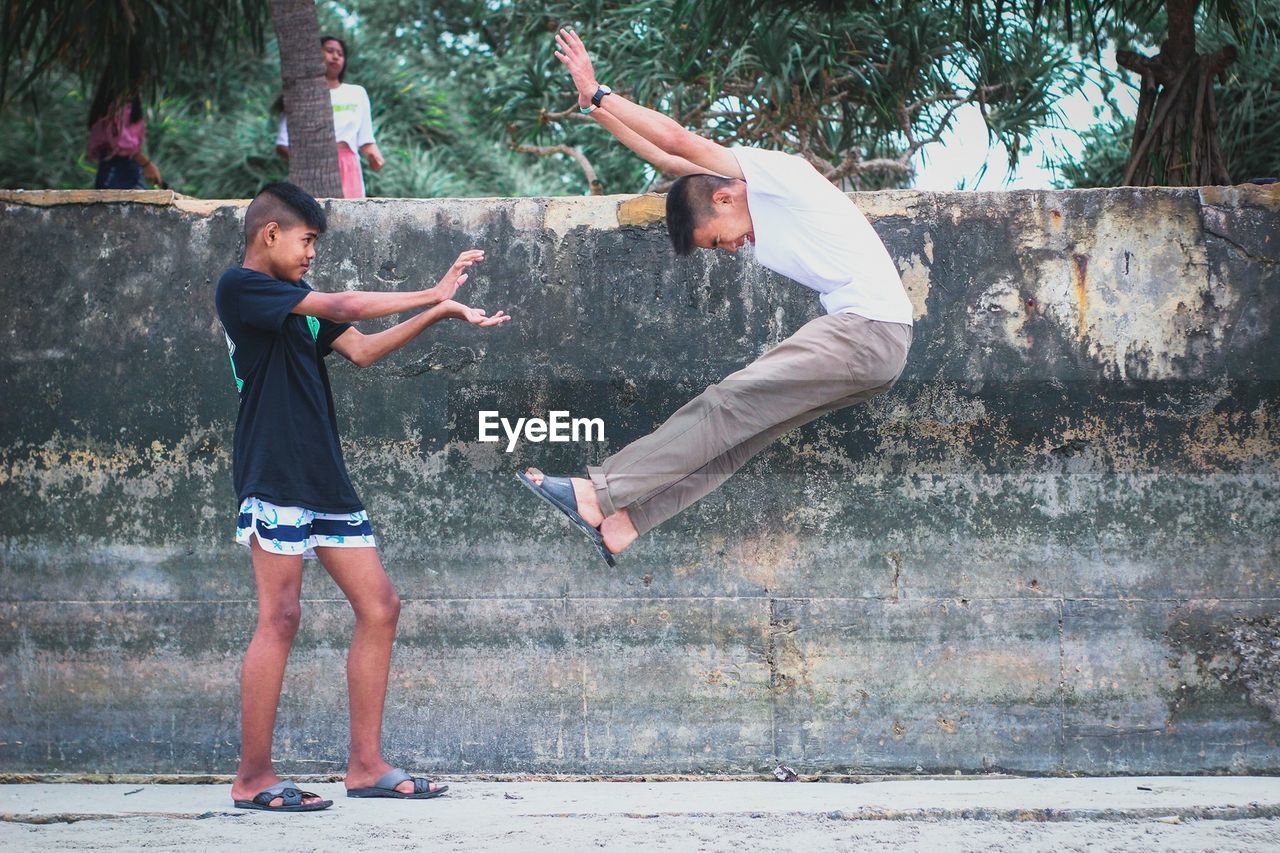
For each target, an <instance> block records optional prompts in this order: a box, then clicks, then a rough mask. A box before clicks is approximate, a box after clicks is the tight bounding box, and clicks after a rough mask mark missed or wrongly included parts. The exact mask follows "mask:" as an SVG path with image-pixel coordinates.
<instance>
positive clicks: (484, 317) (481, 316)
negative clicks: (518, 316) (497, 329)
mask: <svg viewBox="0 0 1280 853" xmlns="http://www.w3.org/2000/svg"><path fill="white" fill-rule="evenodd" d="M448 308H449V310H450V313H452V314H453V316H455V317H457V318H458V319H459V320H466V321H467V322H468V323H470V324H471V325H473V326H479V327H480V328H482V329H488V328H490V327H492V326H501V325H502V324H503V323H505V322H507V321H508V320H510V319H511V316H510V315H509V314H507V312H505V311H498V312H496V313H495V314H494V315H493V316H492V317H490V316H489V312H487V311H485V310H484V309H483V308H472V307H470V306H467V305H463V304H462V303H461V302H453V301H452V300H451V301H450V302H449V305H448Z"/></svg>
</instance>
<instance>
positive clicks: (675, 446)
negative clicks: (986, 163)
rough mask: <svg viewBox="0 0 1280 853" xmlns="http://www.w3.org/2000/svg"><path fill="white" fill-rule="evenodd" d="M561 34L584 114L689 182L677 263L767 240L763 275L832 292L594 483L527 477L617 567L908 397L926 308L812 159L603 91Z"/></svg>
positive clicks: (675, 213) (621, 454)
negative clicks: (822, 427)
mask: <svg viewBox="0 0 1280 853" xmlns="http://www.w3.org/2000/svg"><path fill="white" fill-rule="evenodd" d="M555 38H556V47H557V51H556V58H557V59H559V60H560V61H561V62H562V63H564V65H565V67H566V68H568V70H569V73H570V74H571V75H572V77H573V82H574V85H575V87H576V88H577V90H578V105H579V107H580V108H581V109H582V111H583V112H586V113H589V114H590V115H591V117H592V119H594V120H595V121H596V122H598V123H599V124H601V125H603V126H604V128H605V129H606V130H608V131H609V132H610V133H612V134H613V135H614V136H615V137H617V138H618V140H619V141H621V142H622V143H623V144H624V145H626V146H627V147H628V148H630V149H631V150H632V151H634V152H635V153H636V154H638V155H640V156H641V157H643V158H644V159H646V160H648V161H649V162H650V163H652V164H653V165H654V166H656V167H657V168H658V169H660V170H662V171H664V172H672V173H675V174H678V175H681V177H680V178H679V180H677V181H676V182H675V183H674V184H673V185H672V187H671V191H670V192H669V193H668V194H667V230H668V232H669V233H670V236H671V244H672V248H673V249H674V250H675V253H676V254H677V255H687V254H689V253H690V252H691V251H692V250H693V249H694V248H700V249H721V250H723V251H727V252H736V251H737V250H738V249H740V248H741V247H742V246H743V245H745V244H747V243H751V244H752V245H753V246H754V247H755V256H756V260H757V261H759V263H760V264H761V265H762V266H765V267H768V268H769V269H771V270H773V271H774V272H777V273H781V274H782V275H785V276H787V277H788V278H791V279H793V280H794V281H796V282H799V283H800V284H803V285H804V286H806V287H809V288H812V289H813V290H816V291H818V293H819V294H820V300H821V302H822V306H823V308H825V309H826V311H827V313H826V316H824V317H819V318H818V319H816V320H812V321H810V322H809V323H807V324H805V326H804V327H802V328H801V329H800V330H799V331H797V332H796V333H795V334H794V335H792V336H791V337H789V338H787V339H786V340H785V341H783V342H782V343H781V344H779V345H778V346H776V347H774V348H773V349H772V350H770V351H769V352H768V353H766V354H765V355H764V356H762V357H761V358H759V359H757V360H756V361H754V362H752V363H751V364H748V365H747V366H746V367H744V368H742V369H741V370H739V371H737V372H736V373H734V374H732V375H730V376H729V377H727V378H726V379H725V380H724V381H722V382H720V383H718V384H716V385H713V386H712V387H710V388H708V389H707V390H706V391H705V392H703V393H702V394H700V395H699V396H698V397H695V398H694V399H693V400H691V401H690V402H689V403H687V404H685V405H684V406H683V407H682V408H681V409H679V410H678V411H677V412H676V413H675V414H673V415H672V416H671V417H670V418H669V419H668V420H667V421H666V423H664V424H663V425H662V426H661V427H659V428H658V429H657V430H656V431H655V432H652V433H650V434H649V435H647V436H645V437H643V438H640V439H638V440H636V441H634V442H632V443H631V444H629V445H627V446H626V447H624V448H623V449H622V450H620V451H618V452H617V453H615V454H613V455H612V456H610V457H609V458H608V459H606V460H604V462H602V463H601V464H600V465H598V466H590V467H588V468H587V476H585V477H549V476H546V475H544V474H543V473H542V472H541V471H539V470H537V469H536V468H530V469H528V470H527V471H524V472H521V473H520V474H519V475H518V476H519V477H520V479H521V481H522V482H523V483H524V484H525V485H526V486H528V487H529V488H530V489H532V490H533V491H534V492H535V493H536V494H537V495H538V497H540V498H542V499H543V500H544V501H546V502H547V503H549V504H550V505H551V506H553V507H555V508H556V509H558V510H560V511H561V512H562V513H564V514H565V515H566V516H568V517H569V519H570V520H571V521H572V522H573V523H574V524H576V525H577V526H578V527H579V528H580V529H581V530H582V531H583V532H584V533H585V534H586V535H587V536H588V537H589V538H590V539H591V541H592V542H593V543H594V544H595V547H596V550H598V551H599V552H600V555H601V556H602V557H603V558H604V559H605V561H606V562H607V563H608V564H609V565H611V566H612V565H614V562H615V561H614V556H615V555H616V554H618V553H620V552H621V551H623V550H625V549H626V548H628V547H629V546H630V545H631V544H632V543H633V542H634V541H635V540H636V538H637V537H638V536H641V535H643V534H645V533H647V532H648V531H650V530H652V529H653V528H654V527H656V526H657V525H659V524H661V523H662V522H664V521H666V520H667V519H669V518H671V517H672V516H674V515H675V514H676V513H678V512H680V511H682V510H684V509H685V508H687V507H688V506H689V505H691V504H692V503H694V502H695V501H697V500H699V499H700V498H702V497H704V496H705V495H706V494H707V493H709V492H710V491H711V490H713V489H715V488H717V487H718V486H719V485H720V484H721V483H723V482H724V481H725V480H726V479H728V478H729V477H730V476H731V475H732V474H733V473H734V472H735V471H737V470H738V468H740V467H742V465H743V464H745V463H746V461H747V460H748V459H750V458H751V457H752V456H754V455H755V454H756V453H759V452H760V451H761V450H763V449H764V448H765V447H767V446H768V445H769V444H771V443H772V442H773V441H775V440H776V439H777V438H778V437H780V436H782V435H784V434H785V433H787V432H790V431H791V430H793V429H795V428H797V427H799V426H801V425H802V424H805V423H808V422H809V421H811V420H813V419H815V418H817V417H820V416H821V415H823V414H826V413H827V412H831V411H834V410H836V409H840V408H843V407H845V406H850V405H853V404H855V403H861V402H865V401H866V400H869V399H871V398H872V397H874V396H876V395H877V394H880V393H883V392H884V391H887V390H888V389H889V388H890V387H892V386H893V384H894V383H895V382H897V381H898V377H899V375H901V373H902V369H903V367H904V366H905V364H906V360H907V350H909V349H910V348H911V336H912V335H911V332H912V309H911V301H910V300H909V299H908V298H907V294H906V291H905V290H904V289H903V287H902V282H901V280H900V278H899V277H898V270H897V268H896V267H895V266H894V264H893V259H892V258H891V257H890V256H889V252H888V251H887V250H886V249H885V247H884V244H883V243H882V242H880V238H879V237H878V236H877V235H876V232H875V230H874V229H873V228H872V227H871V224H870V223H868V222H867V219H866V217H865V216H863V215H862V212H861V211H859V210H858V208H857V207H856V206H855V205H854V203H853V202H852V201H850V200H849V197H848V196H846V195H845V194H844V193H843V192H841V191H840V189H839V188H838V187H836V186H835V185H834V184H832V183H831V182H830V181H828V180H827V179H826V178H824V177H823V176H822V175H821V174H819V173H818V172H817V171H816V170H815V169H814V168H813V166H811V165H810V164H809V163H808V162H807V161H806V160H804V159H803V158H801V157H798V156H793V155H789V154H786V153H784V152H781V151H762V150H759V149H755V148H732V149H730V148H725V147H724V146H722V145H718V144H716V143H715V142H712V141H711V140H710V139H704V138H703V137H701V136H698V135H697V134H695V133H693V132H691V131H689V130H687V129H685V128H684V127H682V126H681V125H679V124H677V123H676V122H675V121H673V120H672V119H670V118H668V117H667V116H664V115H662V114H661V113H658V112H654V111H653V110H650V109H647V108H645V107H642V106H640V105H639V104H635V103H632V102H631V101H628V100H627V99H626V98H624V97H622V96H621V95H618V94H615V93H613V92H612V91H611V90H610V89H609V88H608V87H605V86H601V85H600V83H599V81H597V80H596V76H595V70H594V68H593V67H592V64H591V57H590V56H588V54H587V49H586V46H585V45H583V43H582V40H581V39H580V38H579V37H578V35H577V34H576V33H574V32H573V31H572V30H567V29H563V30H560V32H559V33H557V34H556V37H555Z"/></svg>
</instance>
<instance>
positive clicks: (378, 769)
mask: <svg viewBox="0 0 1280 853" xmlns="http://www.w3.org/2000/svg"><path fill="white" fill-rule="evenodd" d="M316 555H317V556H318V557H319V558H320V562H321V564H323V565H324V567H325V570H326V571H328V572H329V574H330V575H331V576H332V577H333V579H334V581H335V582H336V583H337V584H338V587H339V588H340V589H341V590H342V592H343V594H345V595H346V597H347V601H349V602H351V609H352V610H354V611H355V614H356V630H355V634H354V635H353V636H352V638H351V651H350V652H349V653H348V654H347V692H348V694H349V695H350V701H351V756H350V758H349V759H348V760H347V778H346V786H347V789H348V790H350V789H351V788H369V787H372V786H373V784H374V783H375V782H377V781H378V779H379V777H381V776H382V774H384V773H386V772H387V771H388V770H390V769H391V765H390V764H388V763H387V762H386V760H384V759H383V757H382V711H383V706H384V705H385V704H386V698H387V676H388V673H389V672H390V669H391V645H392V643H393V642H394V640H395V636H396V622H397V621H398V620H399V618H400V596H399V595H397V594H396V591H395V588H394V587H393V586H392V585H391V579H390V578H388V577H387V573H386V571H385V570H384V569H383V568H382V560H381V558H379V556H378V549H376V548H317V549H316ZM435 789H436V785H434V784H432V786H431V790H433V791H434V790H435ZM396 790H398V791H401V792H402V793H406V794H411V793H413V780H412V779H406V780H405V781H403V782H401V783H400V784H399V785H397V786H396Z"/></svg>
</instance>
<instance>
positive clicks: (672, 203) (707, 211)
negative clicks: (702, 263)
mask: <svg viewBox="0 0 1280 853" xmlns="http://www.w3.org/2000/svg"><path fill="white" fill-rule="evenodd" d="M733 180H734V179H733V178H725V177H722V176H720V175H707V174H698V175H685V176H684V177H682V178H679V179H677V180H676V182H675V183H674V184H672V185H671V190H670V191H669V192H668V193H667V233H668V234H670V235H671V247H672V248H673V249H675V252H676V254H677V255H687V254H689V253H690V252H692V251H693V249H694V245H693V229H694V228H696V227H698V226H699V225H701V224H703V223H704V222H706V221H707V220H708V219H710V218H711V217H712V216H715V208H714V206H713V205H712V203H711V197H712V196H713V195H715V192H716V190H719V189H723V188H725V187H728V186H731V185H732V184H733Z"/></svg>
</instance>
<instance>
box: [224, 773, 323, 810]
mask: <svg viewBox="0 0 1280 853" xmlns="http://www.w3.org/2000/svg"><path fill="white" fill-rule="evenodd" d="M317 796H319V794H313V793H311V792H310V791H303V790H300V789H299V788H298V785H297V783H295V782H292V781H290V780H288V779H285V780H284V781H283V782H277V783H276V784H274V785H272V786H271V787H270V788H267V789H266V790H264V791H263V792H262V793H260V794H258V796H256V797H254V798H253V799H252V800H235V801H234V802H235V804H236V808H238V809H253V810H255V811H260V812H319V811H324V810H325V809H327V808H329V806H331V805H333V800H320V801H319V802H315V803H304V802H302V800H303V798H305V797H317ZM277 797H279V798H280V799H281V800H283V802H282V803H281V804H280V805H278V806H273V805H271V801H272V800H274V799H276V798H277Z"/></svg>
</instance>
